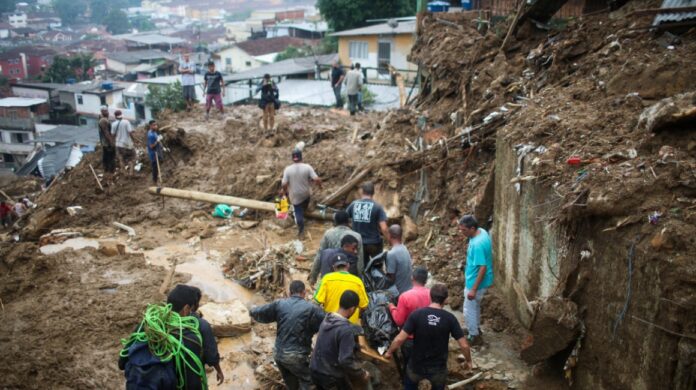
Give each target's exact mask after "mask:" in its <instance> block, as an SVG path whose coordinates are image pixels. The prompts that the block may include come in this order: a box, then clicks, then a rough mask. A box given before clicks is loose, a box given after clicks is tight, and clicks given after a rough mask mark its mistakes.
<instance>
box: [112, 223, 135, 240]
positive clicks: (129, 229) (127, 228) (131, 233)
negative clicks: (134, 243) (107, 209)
mask: <svg viewBox="0 0 696 390" xmlns="http://www.w3.org/2000/svg"><path fill="white" fill-rule="evenodd" d="M113 225H114V226H116V227H117V228H119V229H121V230H125V231H126V232H128V235H129V236H130V237H135V229H133V228H132V227H130V226H128V225H124V224H122V223H120V222H114V223H113Z"/></svg>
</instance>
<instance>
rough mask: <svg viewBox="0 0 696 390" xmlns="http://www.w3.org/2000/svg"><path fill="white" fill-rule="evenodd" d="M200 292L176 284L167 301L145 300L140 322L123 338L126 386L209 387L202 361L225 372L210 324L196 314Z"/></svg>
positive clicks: (219, 372)
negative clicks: (142, 316) (155, 303)
mask: <svg viewBox="0 0 696 390" xmlns="http://www.w3.org/2000/svg"><path fill="white" fill-rule="evenodd" d="M200 299H201V291H200V290H199V289H198V288H196V287H192V286H186V285H178V286H176V287H175V288H174V289H173V290H172V291H171V292H170V293H169V295H168V296H167V304H166V305H149V306H148V307H147V309H146V311H145V317H144V319H143V321H142V322H141V323H140V324H139V325H138V327H137V328H136V331H135V332H134V333H132V334H131V335H130V337H129V338H128V339H123V340H121V343H122V344H123V346H124V348H123V349H122V350H121V353H120V358H119V361H118V366H119V368H120V369H122V370H124V371H125V376H126V389H128V390H130V389H145V388H147V389H161V390H169V389H172V390H173V389H185V390H203V389H207V388H208V384H207V377H206V374H205V368H204V364H207V365H209V366H212V367H214V368H215V371H216V372H217V380H218V385H220V384H222V382H223V381H224V379H225V377H224V375H223V373H222V369H221V368H220V355H219V353H218V349H217V342H216V341H215V336H214V335H213V331H212V328H211V327H210V324H209V323H208V322H207V321H206V320H204V319H202V318H200V316H198V315H197V314H196V310H198V304H199V302H200Z"/></svg>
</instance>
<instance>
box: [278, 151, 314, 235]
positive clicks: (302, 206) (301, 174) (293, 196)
mask: <svg viewBox="0 0 696 390" xmlns="http://www.w3.org/2000/svg"><path fill="white" fill-rule="evenodd" d="M292 161H293V163H292V164H290V165H288V166H287V167H285V170H284V171H283V180H282V181H281V186H282V189H281V195H284V194H287V195H288V198H290V203H292V207H293V210H294V212H295V222H296V223H297V229H298V236H300V237H301V236H303V235H304V228H305V225H304V213H305V211H306V210H307V207H309V198H310V195H311V193H312V192H311V188H310V187H311V183H314V184H316V185H318V186H319V188H321V179H320V178H319V176H317V173H316V172H314V168H312V166H311V165H309V164H305V163H303V162H302V151H301V150H300V149H295V150H293V151H292Z"/></svg>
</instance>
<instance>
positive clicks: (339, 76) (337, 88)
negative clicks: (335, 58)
mask: <svg viewBox="0 0 696 390" xmlns="http://www.w3.org/2000/svg"><path fill="white" fill-rule="evenodd" d="M345 77H346V73H345V72H344V71H343V69H341V66H340V65H339V64H338V62H334V63H333V66H332V67H331V88H332V89H333V91H334V96H336V108H342V107H343V99H342V98H341V84H343V79H344V78H345Z"/></svg>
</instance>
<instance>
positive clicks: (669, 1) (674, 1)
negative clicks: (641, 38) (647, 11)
mask: <svg viewBox="0 0 696 390" xmlns="http://www.w3.org/2000/svg"><path fill="white" fill-rule="evenodd" d="M679 7H696V0H663V2H662V7H660V8H679ZM688 19H696V12H669V13H664V14H657V16H655V20H654V21H653V26H657V25H659V24H661V23H666V22H681V21H683V20H688Z"/></svg>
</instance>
